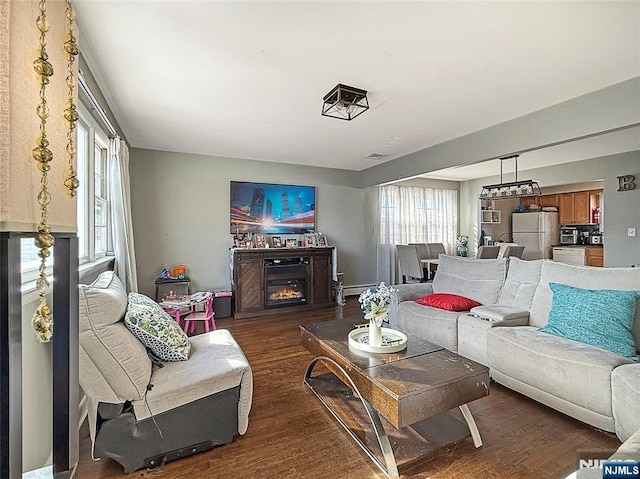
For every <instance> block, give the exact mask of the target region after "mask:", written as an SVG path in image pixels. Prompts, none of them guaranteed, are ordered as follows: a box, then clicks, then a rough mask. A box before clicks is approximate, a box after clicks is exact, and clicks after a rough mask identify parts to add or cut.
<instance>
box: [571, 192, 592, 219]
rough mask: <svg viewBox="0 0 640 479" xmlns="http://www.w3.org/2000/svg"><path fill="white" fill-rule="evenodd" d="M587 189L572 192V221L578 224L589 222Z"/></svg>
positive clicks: (589, 211) (589, 209)
mask: <svg viewBox="0 0 640 479" xmlns="http://www.w3.org/2000/svg"><path fill="white" fill-rule="evenodd" d="M589 196H590V195H589V192H588V191H578V192H576V193H574V194H573V222H574V223H576V224H579V225H584V224H587V223H591V207H590V204H591V203H590V201H589Z"/></svg>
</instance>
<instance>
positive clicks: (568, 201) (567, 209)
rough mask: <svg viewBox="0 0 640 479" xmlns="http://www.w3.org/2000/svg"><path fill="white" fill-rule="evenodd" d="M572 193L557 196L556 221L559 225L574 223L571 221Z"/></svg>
mask: <svg viewBox="0 0 640 479" xmlns="http://www.w3.org/2000/svg"><path fill="white" fill-rule="evenodd" d="M573 204H574V199H573V193H562V194H560V195H558V211H559V216H558V219H559V221H560V224H561V225H566V224H571V223H575V221H573Z"/></svg>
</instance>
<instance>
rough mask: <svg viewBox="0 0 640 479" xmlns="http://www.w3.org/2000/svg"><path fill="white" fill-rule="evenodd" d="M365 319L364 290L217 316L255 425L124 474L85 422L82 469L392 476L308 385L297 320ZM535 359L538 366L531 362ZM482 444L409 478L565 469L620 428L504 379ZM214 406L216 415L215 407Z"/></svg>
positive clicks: (534, 475) (480, 407) (474, 406)
mask: <svg viewBox="0 0 640 479" xmlns="http://www.w3.org/2000/svg"><path fill="white" fill-rule="evenodd" d="M343 316H344V317H350V318H351V317H352V318H354V319H356V320H358V321H360V319H361V318H362V313H361V312H360V310H359V304H358V301H357V298H356V297H349V298H348V300H347V305H346V306H344V307H335V308H326V309H321V310H317V311H308V312H304V313H289V314H283V315H281V316H269V317H263V318H259V319H243V320H233V319H219V320H218V321H217V325H218V328H227V329H229V330H230V331H231V332H232V333H233V335H234V336H235V337H236V339H237V341H238V342H239V343H240V345H241V346H242V348H243V350H244V352H245V355H246V356H247V359H248V360H249V363H250V364H251V367H252V370H253V375H254V396H253V405H252V408H251V415H250V419H249V429H248V431H247V433H246V434H245V435H244V436H238V437H236V439H235V440H234V441H233V442H232V443H231V444H228V445H225V446H220V447H217V448H214V449H213V450H211V451H208V452H205V453H202V454H199V455H196V456H192V457H189V458H186V459H182V460H179V461H175V462H172V463H169V464H166V465H164V466H162V467H160V468H158V469H155V470H151V471H146V470H141V471H137V472H134V473H131V474H124V473H123V472H122V468H121V466H120V465H119V464H118V463H116V462H114V461H112V460H101V461H93V460H92V459H91V441H90V439H89V431H88V428H87V426H86V423H85V425H84V426H83V428H82V430H81V433H80V436H81V437H80V464H79V466H78V474H77V477H79V478H81V479H84V478H92V479H93V478H115V477H117V478H154V479H155V478H158V479H161V478H162V479H164V478H191V479H195V478H198V479H203V478H225V479H226V478H305V479H307V478H310V479H335V478H354V479H357V478H384V477H385V476H384V474H382V472H380V470H378V469H377V468H376V466H375V465H374V464H373V463H372V462H371V461H370V460H369V459H368V458H367V456H366V455H365V454H364V452H363V451H362V450H361V449H360V448H359V447H358V446H357V445H356V444H355V442H353V440H352V439H351V438H350V437H349V436H348V434H347V433H346V432H345V431H344V430H343V429H342V427H341V426H340V425H339V424H338V423H337V422H336V421H335V420H334V418H333V417H332V416H331V415H330V413H329V412H328V411H327V410H326V409H325V408H324V406H323V405H322V404H321V403H320V401H319V400H318V399H317V398H316V397H315V396H314V395H313V393H312V392H311V391H309V390H308V388H307V387H306V386H303V384H302V377H303V374H304V370H305V368H306V366H307V364H308V363H309V361H310V360H311V359H312V357H311V354H310V353H308V352H307V350H306V349H304V348H303V347H302V346H301V345H300V341H299V330H298V325H299V324H302V323H313V322H319V321H327V320H330V319H334V318H342V317H343ZM532 367H535V365H532ZM469 408H470V409H471V412H472V413H473V415H474V417H475V419H476V422H477V425H478V428H479V429H480V433H481V435H482V440H483V443H484V445H483V446H482V447H481V448H479V449H475V448H474V447H473V444H472V442H471V439H470V438H469V439H467V440H465V441H463V442H462V443H460V444H458V445H457V446H456V447H455V448H453V449H452V450H449V451H442V453H441V454H439V455H438V456H437V457H435V458H433V459H431V460H429V461H425V462H423V463H420V464H419V465H417V466H415V467H414V468H413V469H412V470H411V471H408V472H405V474H403V475H402V477H403V478H408V477H415V478H433V479H464V478H482V479H490V478H500V479H505V478H512V479H526V478H531V479H547V478H548V479H554V478H558V479H560V478H564V477H566V476H567V475H568V474H569V473H570V472H571V471H573V470H575V469H576V468H577V465H578V459H577V457H578V451H579V450H585V449H589V450H603V449H604V450H612V449H615V448H617V447H618V445H619V444H620V443H619V441H618V439H617V438H616V437H615V435H613V434H610V433H606V432H603V431H600V430H597V429H594V428H592V427H591V426H588V425H586V424H583V423H581V422H578V421H576V420H574V419H572V418H570V417H568V416H565V415H563V414H561V413H559V412H556V411H555V410H553V409H550V408H548V407H546V406H543V405H541V404H539V403H537V402H535V401H533V400H531V399H528V398H527V397H525V396H522V395H520V394H518V393H515V392H513V391H511V390H509V389H507V388H505V387H502V386H500V385H498V384H496V383H493V382H492V384H491V391H490V395H489V396H488V397H485V398H483V399H480V400H477V401H475V402H473V403H471V404H470V406H469ZM215 413H216V412H215V411H211V414H215Z"/></svg>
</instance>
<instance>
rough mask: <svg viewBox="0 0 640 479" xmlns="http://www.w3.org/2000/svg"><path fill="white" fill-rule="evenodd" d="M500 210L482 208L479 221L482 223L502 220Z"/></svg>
mask: <svg viewBox="0 0 640 479" xmlns="http://www.w3.org/2000/svg"><path fill="white" fill-rule="evenodd" d="M501 213H502V212H501V211H500V210H482V211H481V215H482V218H481V220H480V221H482V222H483V223H500V222H501V221H502V218H501Z"/></svg>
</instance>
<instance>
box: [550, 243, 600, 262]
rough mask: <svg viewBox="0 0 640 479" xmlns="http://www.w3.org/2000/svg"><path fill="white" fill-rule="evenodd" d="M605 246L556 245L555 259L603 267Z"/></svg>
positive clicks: (554, 248)
mask: <svg viewBox="0 0 640 479" xmlns="http://www.w3.org/2000/svg"><path fill="white" fill-rule="evenodd" d="M603 246H604V245H601V244H587V245H582V244H573V245H558V246H554V247H553V260H554V261H558V262H561V263H570V264H581V265H586V266H599V267H602V266H604V248H603Z"/></svg>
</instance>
